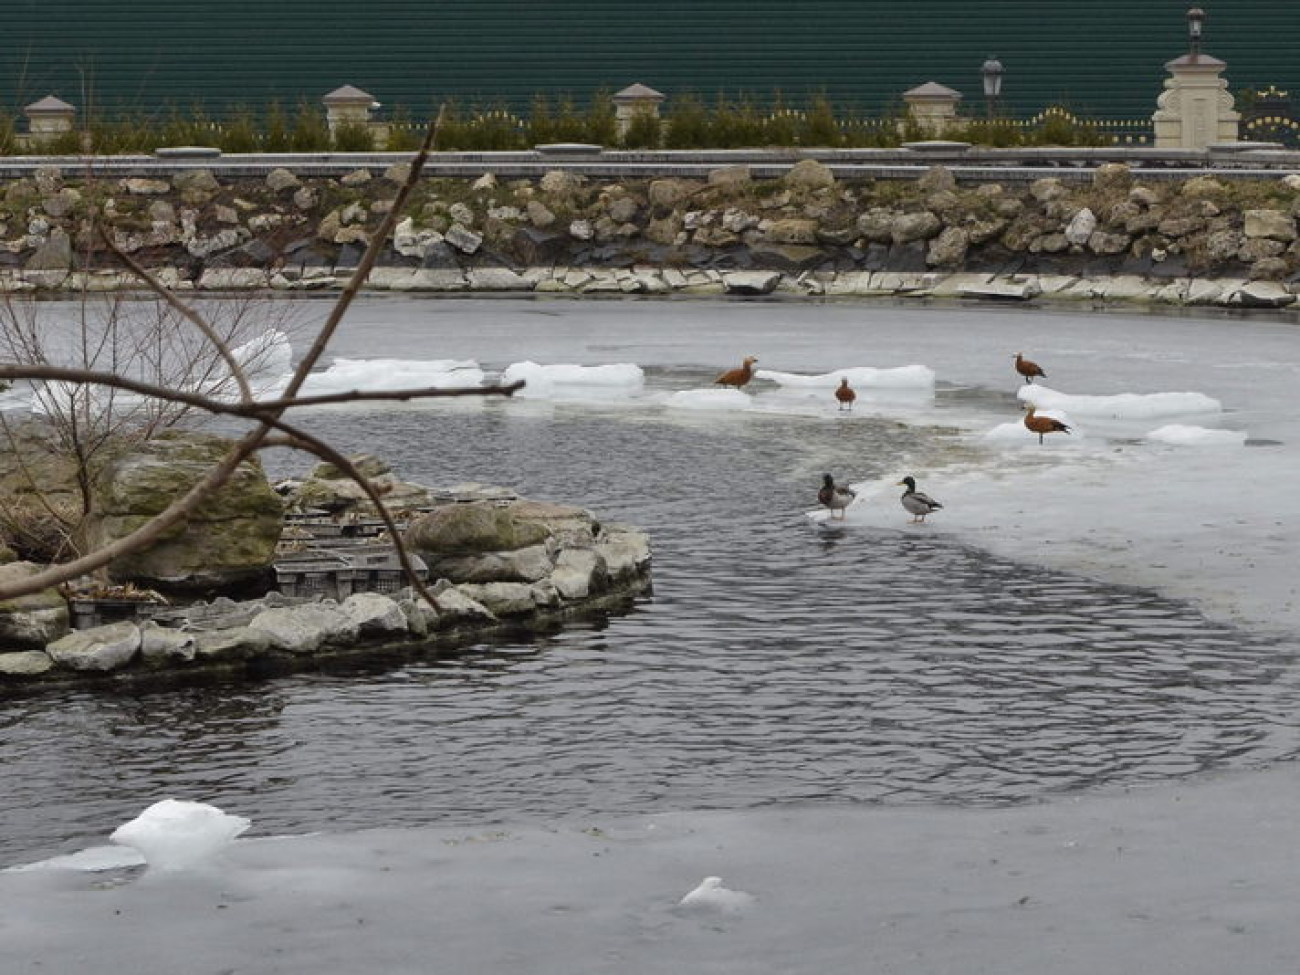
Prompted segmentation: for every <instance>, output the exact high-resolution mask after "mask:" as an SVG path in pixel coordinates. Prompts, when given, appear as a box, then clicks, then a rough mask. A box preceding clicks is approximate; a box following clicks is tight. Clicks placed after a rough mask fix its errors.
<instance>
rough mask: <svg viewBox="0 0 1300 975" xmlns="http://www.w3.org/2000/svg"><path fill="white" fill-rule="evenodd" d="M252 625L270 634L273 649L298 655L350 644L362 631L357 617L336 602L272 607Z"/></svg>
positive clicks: (257, 617)
mask: <svg viewBox="0 0 1300 975" xmlns="http://www.w3.org/2000/svg"><path fill="white" fill-rule="evenodd" d="M249 627H250V628H252V629H254V630H260V631H262V632H263V633H265V634H266V636H267V641H268V645H269V647H270V649H272V650H279V651H283V652H286V653H291V654H295V655H297V654H310V653H315V652H316V651H317V650H319V649H321V647H324V646H329V645H334V646H347V645H349V644H352V643H355V642H356V639H357V636H358V634H359V633H360V628H359V627H358V625H357V622H356V620H354V619H353V618H352V617H351V616H349V615H348V614H347V613H345V612H344V611H343V610H342V609H341V608H340V607H339V606H337V605H336V604H334V603H308V604H305V605H302V606H286V607H281V608H276V609H268V610H266V611H265V612H262V613H258V614H257V615H256V616H254V617H253V621H252V622H251V623H250V624H249Z"/></svg>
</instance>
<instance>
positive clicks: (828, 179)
mask: <svg viewBox="0 0 1300 975" xmlns="http://www.w3.org/2000/svg"><path fill="white" fill-rule="evenodd" d="M784 181H785V184H786V185H787V186H789V187H790V188H791V189H792V190H802V191H805V192H806V191H810V190H822V189H829V188H830V187H832V186H834V185H835V174H834V173H832V172H831V170H830V167H829V166H826V165H825V164H823V163H820V162H818V161H817V160H816V159H801V160H800V161H799V162H797V163H795V164H794V165H793V166H791V167H790V171H789V172H788V173H786V174H785V180H784Z"/></svg>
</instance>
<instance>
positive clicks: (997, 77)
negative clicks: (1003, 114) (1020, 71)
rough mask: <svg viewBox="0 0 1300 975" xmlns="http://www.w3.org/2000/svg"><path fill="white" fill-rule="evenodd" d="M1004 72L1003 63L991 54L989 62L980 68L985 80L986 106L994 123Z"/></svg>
mask: <svg viewBox="0 0 1300 975" xmlns="http://www.w3.org/2000/svg"><path fill="white" fill-rule="evenodd" d="M1004 70H1005V69H1004V68H1003V67H1002V62H1001V61H999V60H998V58H997V55H995V54H990V55H989V57H988V60H987V61H985V62H984V64H983V65H982V66H981V67H980V74H981V75H982V76H983V78H984V104H985V108H986V110H987V112H988V117H989V121H990V122H991V121H993V109H994V107H995V106H996V105H997V101H998V96H999V95H1001V94H1002V74H1003V72H1004Z"/></svg>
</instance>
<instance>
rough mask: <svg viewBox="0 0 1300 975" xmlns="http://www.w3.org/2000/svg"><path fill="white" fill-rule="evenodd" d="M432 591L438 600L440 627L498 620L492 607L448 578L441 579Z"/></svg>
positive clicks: (438, 621) (478, 623)
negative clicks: (453, 583) (488, 606)
mask: <svg viewBox="0 0 1300 975" xmlns="http://www.w3.org/2000/svg"><path fill="white" fill-rule="evenodd" d="M430 592H431V594H432V595H433V596H434V598H435V599H437V600H438V615H437V625H438V627H439V628H446V627H456V626H465V625H471V626H472V625H480V624H484V623H493V622H496V619H497V617H496V615H495V614H494V613H493V612H492V611H491V610H490V609H488V608H487V607H486V606H484V605H483V604H482V603H480V602H479V601H478V600H476V599H473V598H472V597H471V596H470V595H469V594H468V593H466V592H465V591H464V590H462V589H461V588H460V587H459V586H454V585H452V584H451V583H450V582H448V581H447V580H446V579H439V580H438V583H437V584H436V585H435V586H433V587H432V589H431V590H430Z"/></svg>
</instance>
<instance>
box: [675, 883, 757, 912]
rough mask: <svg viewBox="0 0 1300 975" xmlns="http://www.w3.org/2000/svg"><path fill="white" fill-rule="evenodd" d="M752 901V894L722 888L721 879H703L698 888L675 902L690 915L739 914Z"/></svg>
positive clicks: (753, 898)
mask: <svg viewBox="0 0 1300 975" xmlns="http://www.w3.org/2000/svg"><path fill="white" fill-rule="evenodd" d="M754 900H755V897H754V895H753V894H747V893H745V892H744V891H743V890H728V889H727V888H726V887H724V886H722V878H721V877H705V878H704V879H703V880H702V881H700V885H699V886H698V887H696V888H695V889H694V890H692V891H691V892H690V893H688V894H687V895H686V896H685V897H683V898H682V899H681V900H680V901H678V902H677V906H678V907H679V908H681V909H683V910H685V911H689V912H691V913H701V914H740V913H741V912H743V911H744V910H745V909H746V908H747V907H749V906H750V905H751V904H753V903H754Z"/></svg>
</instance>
